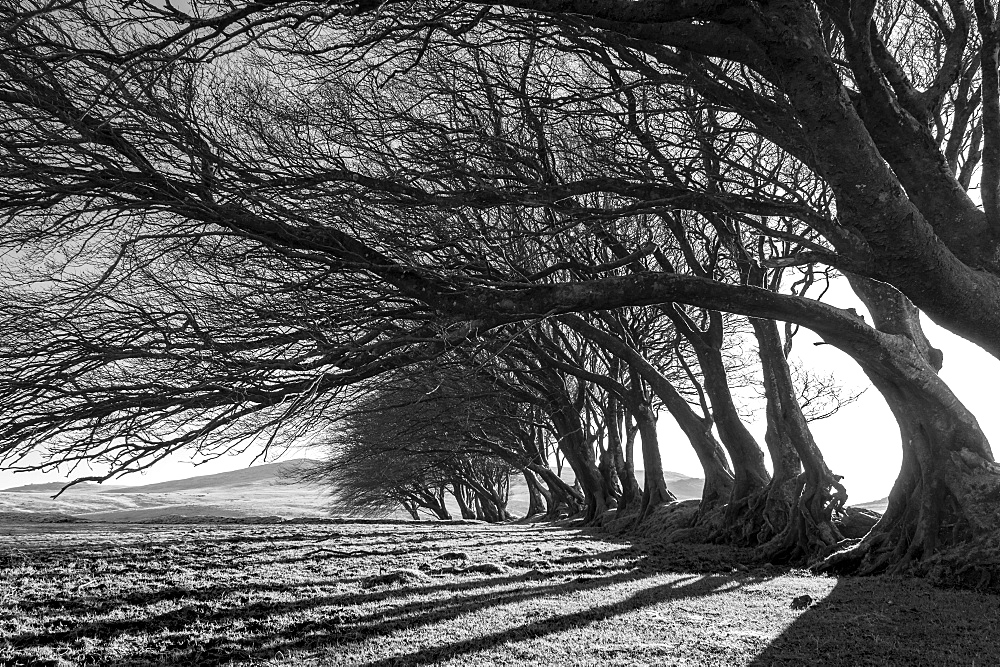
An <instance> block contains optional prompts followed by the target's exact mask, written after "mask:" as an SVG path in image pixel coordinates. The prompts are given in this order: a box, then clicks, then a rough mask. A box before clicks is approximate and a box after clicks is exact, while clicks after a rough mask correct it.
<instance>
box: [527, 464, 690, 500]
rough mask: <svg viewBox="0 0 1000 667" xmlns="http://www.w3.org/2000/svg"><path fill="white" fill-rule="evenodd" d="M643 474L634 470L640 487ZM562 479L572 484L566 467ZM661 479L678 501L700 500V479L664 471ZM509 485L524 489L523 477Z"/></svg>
mask: <svg viewBox="0 0 1000 667" xmlns="http://www.w3.org/2000/svg"><path fill="white" fill-rule="evenodd" d="M645 474H646V471H645V470H643V469H642V468H636V471H635V477H636V479H638V480H639V484H640V485H642V482H643V477H644V476H645ZM562 477H563V479H564V480H566V481H567V482H568V483H570V484H572V483H573V480H574V476H573V471H572V470H570V469H569V466H568V465H567V466H566V467H565V468H563V474H562ZM663 479H664V480H666V482H667V488H668V489H670V491H671V493H673V494H674V495H675V496H677V499H678V500H701V492H702V489H704V488H705V480H703V479H702V478H700V477H688V476H687V475H682V474H681V473H679V472H671V471H670V470H665V471H664V472H663ZM511 485H512V486H514V487H519V488H520V487H524V486H525V482H524V477H523V476H521V475H512V476H511ZM525 493H526V491H525Z"/></svg>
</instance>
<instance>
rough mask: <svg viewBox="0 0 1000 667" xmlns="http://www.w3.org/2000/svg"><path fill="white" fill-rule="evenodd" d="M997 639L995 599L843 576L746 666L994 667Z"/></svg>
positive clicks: (999, 614) (998, 600) (999, 605)
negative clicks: (827, 592)
mask: <svg viewBox="0 0 1000 667" xmlns="http://www.w3.org/2000/svg"><path fill="white" fill-rule="evenodd" d="M998 635H1000V596H996V595H986V594H975V593H970V592H965V591H963V592H955V591H950V590H945V589H938V588H933V587H932V586H931V585H930V584H928V583H927V582H925V581H921V580H912V579H904V578H896V577H863V578H862V577H844V578H841V579H839V580H838V582H837V585H836V586H835V587H834V589H833V590H832V591H830V593H829V595H827V596H826V597H825V598H824V599H823V600H820V601H818V602H817V603H816V604H813V605H812V606H810V607H809V608H808V609H806V610H805V611H804V612H803V613H802V614H801V615H800V616H799V617H798V618H797V619H796V620H795V621H794V622H793V623H792V624H791V625H789V626H788V627H787V628H786V629H785V630H784V632H782V633H781V635H779V636H778V637H776V638H775V639H774V640H773V641H772V642H771V643H770V644H769V645H768V646H767V648H765V649H764V650H763V651H762V652H761V653H760V655H758V656H757V657H756V658H755V659H754V660H753V661H752V662H751V663H750V666H751V667H776V666H782V667H792V666H793V665H794V666H796V667H798V666H799V665H824V666H825V665H996V664H1000V649H998V648H997V636H998Z"/></svg>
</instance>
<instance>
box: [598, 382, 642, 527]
mask: <svg viewBox="0 0 1000 667" xmlns="http://www.w3.org/2000/svg"><path fill="white" fill-rule="evenodd" d="M604 420H605V426H606V427H607V431H608V451H609V452H610V453H611V456H612V460H613V462H614V465H615V469H616V470H617V472H618V479H619V480H620V481H621V488H622V492H621V497H620V499H619V500H618V516H624V515H625V514H627V513H628V511H629V509H630V508H635V507H637V505H638V502H639V500H640V497H641V494H642V489H641V488H640V487H639V482H638V480H637V479H636V477H635V461H634V460H633V458H632V456H626V455H625V451H624V450H623V449H622V431H621V429H622V411H621V406H620V404H619V403H618V401H617V400H616V399H615V398H614V397H613V396H610V395H609V396H608V402H607V405H606V406H605V410H604Z"/></svg>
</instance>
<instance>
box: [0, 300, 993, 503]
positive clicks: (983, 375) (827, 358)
mask: <svg viewBox="0 0 1000 667" xmlns="http://www.w3.org/2000/svg"><path fill="white" fill-rule="evenodd" d="M825 300H826V301H827V302H829V303H830V304H831V305H835V306H839V307H842V308H846V307H853V308H855V309H857V310H858V312H861V313H866V311H865V310H864V307H863V306H862V305H861V304H860V302H859V301H858V300H857V299H856V297H854V295H853V293H852V292H851V291H850V289H849V288H847V286H846V282H845V283H844V284H842V285H835V286H834V288H833V289H831V291H830V293H829V294H828V295H827V298H826V299H825ZM866 317H867V315H866ZM867 319H868V321H871V318H870V317H868V318H867ZM924 323H925V327H926V331H927V335H928V337H929V338H930V339H931V342H932V344H933V345H935V346H936V347H938V348H940V349H941V350H943V351H944V368H943V369H942V371H941V375H942V377H943V378H944V379H945V380H946V381H947V382H948V384H949V385H950V386H951V388H952V390H953V391H954V392H955V393H956V395H957V396H958V397H959V399H961V400H962V401H963V402H964V403H965V405H966V406H967V407H968V408H969V409H971V410H972V412H973V413H974V414H975V415H976V417H977V418H978V419H979V423H980V425H981V426H982V427H983V430H984V431H985V433H986V435H987V436H989V437H990V440H991V441H993V442H1000V413H998V411H997V410H996V406H995V399H994V395H995V387H994V386H993V385H994V382H995V378H997V377H1000V361H998V360H997V359H995V358H993V357H992V356H990V355H989V354H987V353H985V352H983V351H982V350H981V349H979V348H978V347H976V346H975V345H972V344H971V343H969V342H967V341H965V340H962V339H961V338H958V337H957V336H954V335H953V334H950V333H948V332H946V331H944V330H943V329H941V328H940V327H937V326H936V325H934V324H933V323H931V322H929V321H928V320H926V319H925V320H924ZM817 340H819V339H818V338H817V337H816V336H815V335H814V334H812V332H810V331H807V330H805V329H803V330H802V331H800V333H799V334H798V335H797V336H796V338H795V347H794V349H793V355H798V356H800V357H801V358H802V359H803V361H804V362H805V363H806V365H808V366H810V367H811V368H813V369H814V370H816V371H819V372H821V373H830V372H832V373H834V374H835V376H836V377H837V379H838V380H839V381H840V382H841V384H843V385H844V386H845V387H847V388H849V389H857V388H862V387H866V386H869V383H868V380H867V378H866V377H865V376H864V374H863V373H862V372H861V369H860V368H859V367H858V365H857V364H856V363H855V362H854V361H853V360H852V359H851V358H850V357H848V356H847V355H846V354H844V353H843V352H840V351H839V350H837V349H836V348H834V347H832V346H829V345H820V346H814V345H813V342H815V341H817ZM660 423H661V426H660V441H661V449H662V452H663V464H664V468H666V469H667V470H671V471H674V472H678V473H681V474H685V475H689V476H691V477H700V476H701V475H702V471H701V466H700V465H699V463H698V459H697V458H696V456H695V454H694V450H693V449H692V448H691V446H690V445H689V444H688V442H687V440H686V439H685V438H684V436H683V434H681V433H680V431H679V429H677V427H676V425H674V424H673V422H672V420H671V419H670V416H669V414H667V413H666V412H664V413H662V415H661V418H660ZM749 426H750V429H751V431H752V432H753V433H754V435H755V436H756V437H757V439H758V442H760V443H761V445H762V446H763V443H764V423H763V411H761V413H760V420H758V421H756V422H753V423H750V424H749ZM812 428H813V434H814V435H815V437H816V441H817V443H818V444H819V446H820V448H821V449H822V450H823V455H824V456H825V457H826V461H827V464H828V465H829V466H830V468H831V469H832V470H833V471H834V472H835V473H837V474H839V475H844V477H845V479H844V482H845V484H846V485H847V490H848V493H849V494H850V500H849V502H850V503H852V504H853V503H859V502H866V501H869V500H876V499H878V498H883V497H885V496H886V495H888V493H889V489H890V488H892V483H893V481H894V480H895V478H896V473H897V472H898V471H899V464H900V457H901V448H900V442H899V431H898V429H897V427H896V422H895V420H894V419H893V417H892V414H891V413H890V412H889V409H888V407H887V406H886V404H885V402H884V401H883V400H882V397H881V395H880V394H879V393H878V392H877V391H876V390H875V389H874V388H870V389H868V391H867V392H865V394H864V395H863V396H862V397H861V398H860V399H859V400H858V401H857V402H856V403H854V404H852V405H850V406H848V407H846V408H844V409H843V410H841V412H839V413H838V414H837V415H835V416H834V417H831V418H829V419H825V420H822V421H819V422H813V424H812ZM254 455H255V453H253V452H251V453H247V454H242V455H239V456H225V457H222V458H220V459H216V460H214V461H209V462H207V463H204V464H201V465H197V466H195V465H194V464H193V463H192V462H191V461H189V460H187V459H185V457H182V456H177V457H174V458H172V459H170V460H166V461H163V462H161V463H160V464H157V465H156V466H155V467H154V468H153V469H152V470H149V471H147V472H145V473H143V474H139V475H129V476H127V477H125V478H123V479H120V480H112V481H111V482H109V483H113V484H131V485H141V484H152V483H155V482H162V481H167V480H172V479H182V478H185V477H192V476H194V475H208V474H212V473H217V472H226V471H229V470H237V469H240V468H245V467H247V466H248V465H250V463H251V462H252V461H253V458H254ZM319 455H320V452H319V451H317V450H315V449H313V450H310V449H308V448H293V449H290V450H288V451H285V452H277V451H276V452H273V453H271V454H270V455H269V456H268V458H267V460H266V461H258V463H264V462H266V463H271V462H274V461H277V460H287V459H292V458H299V457H309V456H313V457H316V456H319ZM765 460H766V456H765ZM768 463H770V462H769V461H768ZM80 474H86V473H85V471H83V470H78V471H77V475H80ZM65 478H66V477H65V472H64V473H63V474H59V473H49V474H43V473H20V474H16V475H15V474H14V473H11V472H9V471H4V470H0V489H2V488H7V487H10V486H19V485H22V484H33V483H37V482H52V481H62V480H64V479H65Z"/></svg>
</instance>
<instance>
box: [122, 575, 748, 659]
mask: <svg viewBox="0 0 1000 667" xmlns="http://www.w3.org/2000/svg"><path fill="white" fill-rule="evenodd" d="M648 576H649V573H648V572H647V573H641V572H637V571H629V572H619V573H617V574H612V575H608V576H604V577H591V578H580V577H577V578H575V579H574V580H573V581H570V582H563V583H559V584H553V585H547V586H542V587H535V588H513V589H509V590H506V591H499V592H498V591H486V592H483V593H479V594H476V595H472V596H467V597H460V598H453V599H452V600H450V601H442V600H440V599H436V600H417V601H412V602H409V603H407V604H404V605H402V606H400V607H396V608H392V609H389V610H385V611H380V612H375V613H372V614H367V615H362V616H353V617H352V616H350V615H348V616H347V617H346V618H343V619H337V620H335V621H333V622H321V623H300V624H296V625H293V626H289V627H287V628H285V629H284V630H283V631H282V632H280V633H275V634H272V635H271V636H262V635H256V636H253V637H243V638H239V639H221V638H219V639H215V640H213V641H212V642H211V644H209V645H204V646H201V647H199V648H198V650H197V653H191V652H189V653H186V654H180V653H178V654H175V655H173V656H171V660H172V661H173V662H175V663H186V662H189V661H196V662H197V664H199V665H222V664H229V663H230V662H231V661H232V660H233V659H234V656H240V657H245V658H247V659H268V658H271V657H273V656H274V655H276V654H278V653H283V654H288V652H296V651H323V650H324V649H329V648H333V647H338V648H339V649H340V650H343V648H344V647H345V645H352V644H354V645H357V644H360V643H362V642H365V641H368V640H371V639H376V638H379V637H387V636H389V635H391V634H393V633H395V632H399V631H412V630H413V629H416V628H420V627H425V626H433V625H435V624H439V623H443V622H447V621H449V620H452V619H456V618H458V617H460V616H462V615H463V614H469V613H473V612H476V611H479V610H481V609H485V608H487V607H495V606H500V605H507V604H512V603H518V602H524V601H527V600H530V599H533V598H538V597H547V596H558V595H562V594H565V593H569V592H584V591H593V590H596V589H600V588H605V587H608V586H613V585H616V584H622V583H627V582H631V581H637V580H640V579H644V578H647V577H648ZM757 581H760V580H759V579H756V578H752V577H744V578H741V579H736V578H734V577H732V576H726V575H691V576H687V577H682V578H681V579H678V580H675V581H672V582H669V583H665V584H662V585H659V586H655V587H652V588H646V589H643V590H641V591H639V592H637V593H635V594H634V595H633V596H631V597H630V598H628V599H626V600H623V601H621V602H617V603H612V604H606V605H600V606H597V607H593V606H590V607H587V608H586V609H583V610H580V611H578V612H573V613H569V614H561V615H557V616H554V617H550V618H546V619H543V620H538V621H534V622H530V623H526V624H524V625H521V626H517V627H512V628H506V629H504V630H502V631H498V632H493V633H489V634H486V635H478V636H475V637H469V638H467V639H463V640H458V641H453V642H448V643H442V644H438V645H434V646H430V647H425V648H421V649H418V650H416V651H413V652H411V653H407V654H403V655H399V654H395V655H392V656H386V657H385V658H382V659H379V660H375V661H373V662H369V663H365V664H368V665H370V666H371V667H381V666H383V665H424V664H435V663H437V662H439V661H441V660H445V659H450V658H455V657H460V656H462V655H466V654H469V653H474V652H477V651H482V650H488V649H490V648H493V647H496V646H499V645H501V644H506V643H509V642H516V641H520V640H526V639H534V638H538V637H543V636H545V635H549V634H552V633H557V632H563V631H566V630H570V629H573V628H578V627H584V626H586V625H589V624H591V623H594V622H598V621H602V620H605V619H608V618H611V617H614V616H618V615H620V614H624V613H628V612H632V611H636V610H639V609H642V608H645V607H648V606H652V605H655V604H658V603H660V602H663V601H665V600H670V599H674V600H676V599H683V598H697V597H703V596H706V595H713V594H719V593H723V592H729V591H732V590H734V589H736V588H739V587H741V586H744V585H748V584H750V583H754V582H757ZM477 584H478V585H479V586H489V587H494V586H495V585H496V580H495V579H491V580H484V581H480V582H477ZM474 585H476V584H474ZM399 593H400V595H409V594H411V593H412V590H408V589H403V590H400V591H399ZM157 659H162V656H156V655H153V654H144V655H139V656H135V663H136V664H141V663H143V662H145V661H155V660H157Z"/></svg>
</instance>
